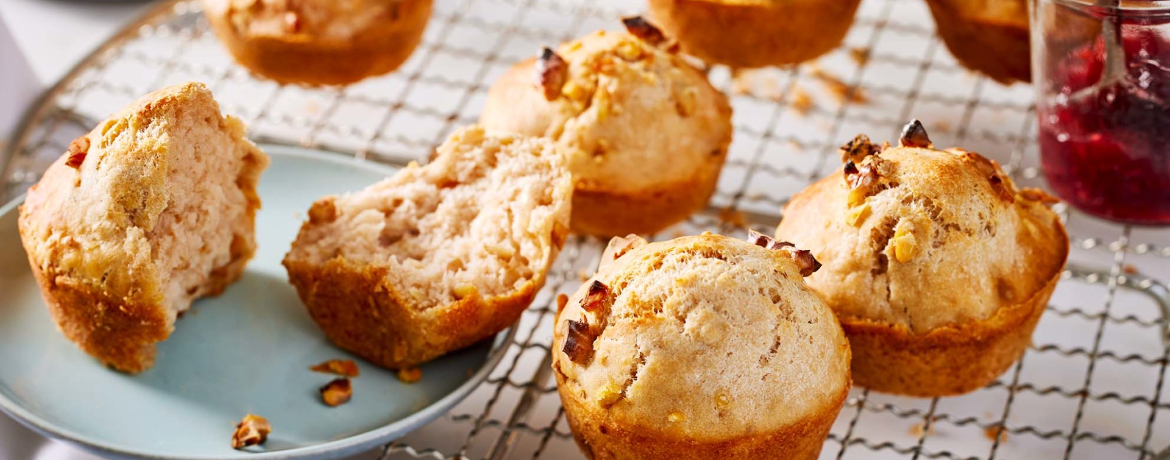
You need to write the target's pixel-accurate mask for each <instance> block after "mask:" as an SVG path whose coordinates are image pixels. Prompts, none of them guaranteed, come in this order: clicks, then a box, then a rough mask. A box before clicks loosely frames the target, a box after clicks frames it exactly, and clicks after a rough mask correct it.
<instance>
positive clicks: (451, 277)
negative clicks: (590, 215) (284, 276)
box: [284, 126, 572, 369]
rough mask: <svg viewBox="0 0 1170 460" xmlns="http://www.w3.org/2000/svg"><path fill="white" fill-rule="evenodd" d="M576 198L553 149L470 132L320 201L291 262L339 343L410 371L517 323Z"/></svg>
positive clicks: (300, 288) (308, 300) (315, 312)
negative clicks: (424, 158) (427, 158)
mask: <svg viewBox="0 0 1170 460" xmlns="http://www.w3.org/2000/svg"><path fill="white" fill-rule="evenodd" d="M571 199H572V182H571V179H570V176H569V171H568V169H567V168H565V165H564V159H563V158H562V156H561V155H559V154H558V153H557V151H556V149H555V147H554V146H553V145H552V143H551V142H548V141H547V140H545V139H537V138H529V137H524V136H519V135H514V134H494V133H489V132H486V131H485V130H484V129H483V128H480V127H478V126H472V127H468V128H463V129H461V130H459V131H457V132H456V133H455V134H452V135H451V137H450V138H448V139H447V141H446V142H444V143H443V144H442V145H440V146H439V148H438V155H437V156H436V157H435V159H434V161H432V162H431V163H430V164H427V165H426V166H418V165H417V164H413V163H412V164H411V165H410V166H408V167H406V168H404V169H402V170H401V171H399V172H398V173H397V174H395V175H394V176H393V177H390V178H388V179H385V180H383V181H381V182H379V183H377V184H374V185H371V186H369V187H367V188H366V189H364V190H362V191H359V192H355V193H350V194H347V195H342V196H328V197H324V198H321V199H320V200H317V202H315V203H313V206H312V208H310V209H309V220H308V221H307V222H305V224H304V225H303V226H302V227H301V230H300V233H299V234H298V235H297V239H296V241H294V242H293V245H292V250H291V251H289V253H288V255H286V256H285V258H284V266H285V268H286V269H287V270H288V275H289V280H290V281H291V282H292V284H293V286H295V287H296V289H297V293H298V294H299V295H300V297H301V300H302V301H304V303H305V306H306V307H308V310H309V314H310V316H312V318H313V320H314V321H316V322H317V325H318V326H320V327H321V329H322V330H323V331H324V332H325V335H327V336H328V337H329V339H330V340H332V341H333V343H335V344H336V345H337V346H339V347H341V348H343V349H346V350H349V351H351V352H353V353H355V354H357V355H359V356H361V357H363V358H365V359H367V360H369V361H371V362H373V363H375V364H378V365H381V366H385V367H389V368H394V369H398V368H404V367H410V366H413V365H416V364H419V363H422V362H425V361H428V360H431V359H434V358H435V357H437V356H440V355H443V354H445V353H447V352H449V351H452V350H456V349H459V348H463V347H466V346H468V345H471V344H474V343H475V342H478V341H479V340H482V339H484V338H487V337H490V336H492V335H493V334H495V333H497V332H499V331H501V330H503V329H504V328H506V327H508V326H509V325H510V324H512V323H514V322H515V321H516V320H517V319H518V318H519V317H520V314H521V313H522V312H523V311H524V309H525V308H526V307H527V306H528V305H529V304H530V303H531V302H532V299H533V297H534V296H535V295H536V292H537V291H538V290H540V287H541V286H542V285H543V284H544V280H545V275H546V274H547V272H548V269H549V266H550V265H551V264H552V263H553V260H555V259H556V256H557V253H558V252H559V251H560V249H561V246H562V245H563V244H564V241H565V238H566V236H567V235H568V231H569V212H570V211H569V206H570V200H571Z"/></svg>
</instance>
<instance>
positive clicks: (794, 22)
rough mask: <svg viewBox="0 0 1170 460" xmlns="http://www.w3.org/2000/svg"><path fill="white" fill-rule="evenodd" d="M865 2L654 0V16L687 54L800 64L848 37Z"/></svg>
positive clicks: (735, 62)
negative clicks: (730, 2)
mask: <svg viewBox="0 0 1170 460" xmlns="http://www.w3.org/2000/svg"><path fill="white" fill-rule="evenodd" d="M860 3H861V2H860V0H835V1H831V2H818V1H797V2H791V1H790V2H779V3H769V4H727V3H722V2H719V1H712V0H650V14H651V16H652V17H653V18H654V22H655V23H656V24H658V25H659V26H660V27H662V29H663V31H665V32H666V35H667V36H669V37H672V38H674V39H676V40H678V42H679V44H680V45H681V46H682V50H683V51H684V52H686V53H688V54H691V55H694V56H696V57H698V58H700V59H702V60H704V61H708V62H712V63H717V64H725V65H727V66H730V67H733V68H746V67H763V66H770V65H785V64H795V63H798V62H803V61H807V60H809V59H813V58H815V57H817V56H820V55H822V54H825V53H827V52H829V51H831V50H832V49H833V48H836V47H837V46H838V45H839V44H840V43H841V40H843V39H844V38H845V34H846V32H848V31H849V26H850V25H852V24H853V16H854V14H855V13H856V12H857V6H858V5H859V4H860Z"/></svg>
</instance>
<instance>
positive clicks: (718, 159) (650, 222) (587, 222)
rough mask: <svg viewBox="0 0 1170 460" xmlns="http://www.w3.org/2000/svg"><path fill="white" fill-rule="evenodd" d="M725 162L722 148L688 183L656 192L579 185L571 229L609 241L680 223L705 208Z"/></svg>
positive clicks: (669, 185) (574, 198) (574, 194)
mask: <svg viewBox="0 0 1170 460" xmlns="http://www.w3.org/2000/svg"><path fill="white" fill-rule="evenodd" d="M726 158H727V147H726V146H725V147H724V148H723V149H722V150H719V151H717V152H715V154H713V155H711V158H710V159H709V161H708V163H707V164H706V165H704V166H703V168H702V169H701V170H699V171H697V174H696V175H695V177H693V178H692V179H691V180H688V181H684V182H676V183H672V184H666V185H665V186H662V187H659V188H658V189H656V190H646V191H638V192H611V191H608V190H597V189H593V188H591V187H589V186H588V184H582V183H581V182H580V181H578V183H577V184H576V187H575V188H574V190H573V213H572V218H571V219H570V227H572V231H573V232H574V233H580V234H585V235H594V236H599V237H610V236H622V235H629V234H631V233H639V234H647V233H655V232H658V231H660V230H662V229H665V228H667V227H669V226H671V225H674V224H676V223H678V222H681V221H682V220H684V219H686V218H687V217H689V216H690V215H691V214H694V213H695V212H697V211H700V210H702V209H703V208H705V207H706V206H707V201H708V200H709V199H710V198H711V195H712V194H713V193H715V186H716V185H717V184H718V183H719V173H720V171H722V169H723V162H724V160H725V159H726Z"/></svg>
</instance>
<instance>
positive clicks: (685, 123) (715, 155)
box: [480, 17, 732, 236]
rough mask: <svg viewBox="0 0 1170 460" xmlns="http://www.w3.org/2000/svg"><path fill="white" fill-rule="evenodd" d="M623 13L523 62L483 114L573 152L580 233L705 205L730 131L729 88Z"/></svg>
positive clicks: (675, 216)
mask: <svg viewBox="0 0 1170 460" xmlns="http://www.w3.org/2000/svg"><path fill="white" fill-rule="evenodd" d="M624 21H625V24H626V27H627V29H628V33H609V32H603V31H602V32H596V33H594V34H591V35H588V36H586V37H584V38H581V39H578V40H574V41H572V42H569V43H566V44H563V45H561V46H560V47H558V48H557V50H556V51H555V52H554V51H553V50H551V49H548V48H546V49H545V50H544V52H543V53H542V54H541V56H540V58H539V59H537V60H527V61H523V62H521V63H519V64H517V65H515V66H513V67H512V68H511V70H509V71H508V72H507V73H506V74H504V76H503V77H501V78H500V79H499V81H497V82H496V83H495V84H494V85H492V88H491V90H490V92H489V93H488V100H487V104H486V106H485V107H484V111H483V115H482V116H481V117H480V122H481V123H483V124H484V126H487V127H489V128H493V129H499V130H504V131H512V132H518V133H522V134H527V135H531V136H545V137H547V138H549V139H552V140H553V141H554V142H555V143H556V144H557V147H558V148H560V150H561V151H562V152H564V154H565V155H566V156H567V157H568V164H569V169H570V170H571V171H572V172H573V182H574V186H575V191H574V195H573V218H572V227H573V230H574V231H575V232H579V233H587V234H593V235H603V236H613V235H625V234H628V233H653V232H657V231H659V230H662V229H664V228H666V227H668V226H670V225H671V224H674V223H676V222H679V221H681V220H683V219H686V218H687V216H689V215H691V214H692V213H694V212H695V211H698V210H701V209H703V208H704V207H705V206H706V204H707V200H708V199H709V198H710V197H711V194H712V193H713V192H714V191H715V185H716V182H717V181H718V180H719V173H720V171H721V170H722V167H723V161H724V159H725V158H726V157H727V147H728V144H730V142H731V133H732V129H731V106H730V105H729V104H728V101H727V97H726V96H724V95H723V93H720V92H719V91H718V90H716V89H715V88H713V87H712V86H711V84H710V83H709V82H708V81H707V78H706V76H705V75H703V73H702V72H700V71H699V70H698V69H696V68H694V67H692V66H691V65H690V64H688V63H687V62H685V61H684V60H683V59H682V58H681V57H679V56H678V55H677V54H676V53H675V52H673V50H671V49H670V47H669V43H667V41H666V38H665V37H664V36H663V35H662V33H661V32H659V31H658V29H655V28H654V27H653V26H651V25H650V24H648V23H646V22H645V21H643V20H642V19H641V18H637V17H634V18H626V19H625V20H624Z"/></svg>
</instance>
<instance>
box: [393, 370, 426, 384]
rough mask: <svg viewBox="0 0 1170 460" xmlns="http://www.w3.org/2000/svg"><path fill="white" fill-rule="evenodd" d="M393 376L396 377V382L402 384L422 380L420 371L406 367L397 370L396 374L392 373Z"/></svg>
mask: <svg viewBox="0 0 1170 460" xmlns="http://www.w3.org/2000/svg"><path fill="white" fill-rule="evenodd" d="M394 376H395V377H398V380H401V381H402V383H414V382H417V381H419V380H422V369H419V368H417V367H407V368H405V369H399V370H398V372H395V373H394Z"/></svg>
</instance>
